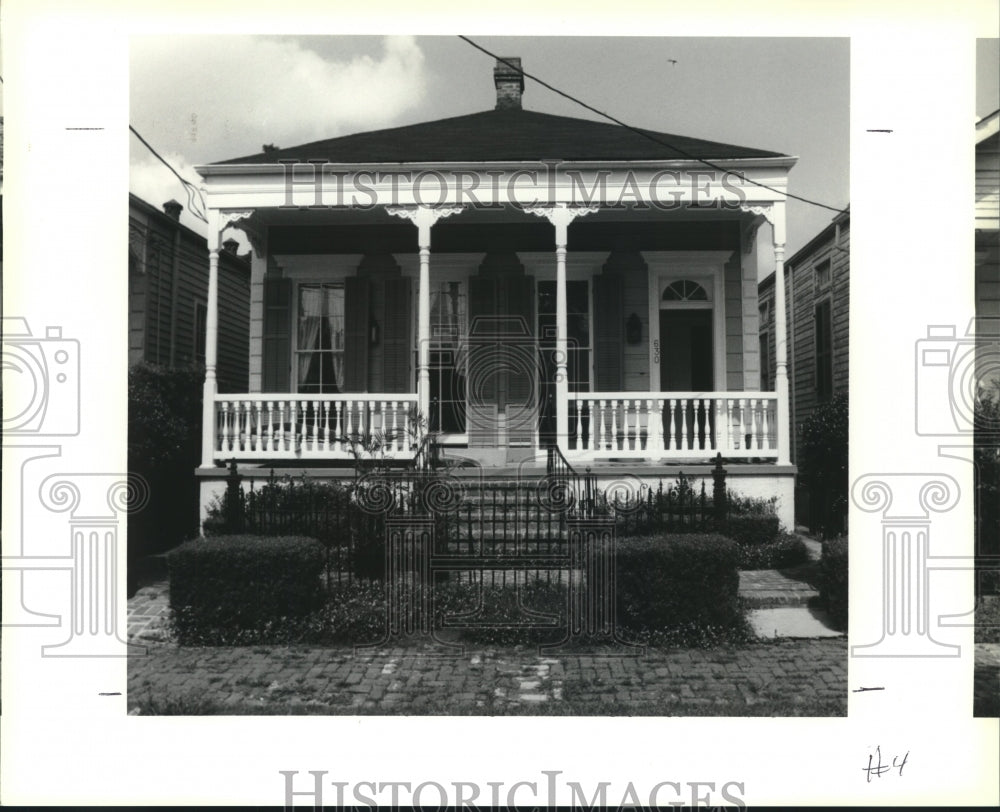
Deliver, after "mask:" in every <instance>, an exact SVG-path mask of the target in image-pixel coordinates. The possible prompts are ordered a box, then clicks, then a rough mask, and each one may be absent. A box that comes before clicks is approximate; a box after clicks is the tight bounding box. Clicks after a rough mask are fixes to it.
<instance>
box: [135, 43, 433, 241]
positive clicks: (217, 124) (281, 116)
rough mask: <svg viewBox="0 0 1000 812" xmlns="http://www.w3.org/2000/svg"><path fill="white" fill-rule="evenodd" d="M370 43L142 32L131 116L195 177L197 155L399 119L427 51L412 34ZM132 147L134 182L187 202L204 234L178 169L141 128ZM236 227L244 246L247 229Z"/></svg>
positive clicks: (144, 193) (211, 157) (222, 154)
mask: <svg viewBox="0 0 1000 812" xmlns="http://www.w3.org/2000/svg"><path fill="white" fill-rule="evenodd" d="M370 42H371V45H372V50H373V52H377V53H376V54H375V55H374V56H373V55H371V54H365V53H362V54H357V55H354V56H352V57H350V58H346V59H340V60H337V59H329V58H325V57H324V56H322V55H321V54H319V53H317V52H316V51H315V50H312V49H310V48H308V47H306V46H304V45H303V44H302V43H301V42H299V41H296V40H294V39H285V38H282V39H276V38H268V37H243V36H223V37H218V36H211V37H209V36H153V37H145V36H137V37H134V38H133V41H132V49H131V66H130V67H131V72H130V104H131V109H130V112H129V120H130V123H131V124H133V125H134V126H135V128H136V129H137V130H138V131H139V132H140V133H142V135H143V137H144V138H145V139H146V140H148V141H149V142H150V144H151V145H152V146H153V147H154V148H155V149H156V150H157V151H158V152H159V153H160V154H161V155H162V156H163V157H164V158H165V159H166V160H167V161H169V163H170V164H171V165H172V166H173V167H174V169H176V170H177V171H178V172H179V173H180V174H181V176H182V177H184V178H186V179H187V180H189V181H191V182H192V183H194V184H195V185H200V184H201V178H200V177H199V175H198V173H197V172H196V171H195V169H194V167H195V166H196V165H197V164H201V163H210V162H212V161H219V160H224V159H226V158H235V157H238V156H240V155H248V154H252V153H255V152H259V151H260V149H261V145H262V144H265V143H267V144H277V145H278V146H286V147H287V146H294V145H296V144H302V143H308V142H309V141H316V140H319V139H322V138H329V137H333V136H336V135H341V134H346V133H349V132H361V131H364V130H370V129H377V128H379V127H385V126H391V125H392V124H393V122H394V121H396V120H397V119H398V117H399V116H400V115H401V114H403V113H405V112H406V111H408V110H410V109H413V108H415V107H416V106H417V105H418V104H419V103H420V101H421V100H422V99H423V97H424V92H425V87H426V83H427V80H426V76H425V72H424V56H423V53H422V51H421V50H420V48H419V47H418V46H417V44H416V42H415V41H414V40H413V38H412V37H386V38H384V39H381V40H377V39H374V38H373V39H371V41H370ZM351 44H352V45H353V46H354V47H355V48H357V47H358V45H359V44H360V45H366V44H367V43H366V42H365V41H364V40H362V39H360V38H352V41H351ZM379 47H380V48H381V50H380V51H379ZM130 154H131V160H130V180H129V190H130V191H131V192H133V193H134V194H136V195H138V196H139V197H141V198H142V199H143V200H145V201H146V202H147V203H150V204H151V205H154V206H156V207H160V206H161V205H162V204H163V203H165V202H166V201H167V200H170V199H174V200H177V201H179V202H180V203H182V204H185V209H184V210H183V211H182V213H181V222H182V223H184V224H185V225H187V226H190V227H191V228H193V229H194V230H195V231H197V232H198V233H199V234H205V224H204V223H202V222H201V221H200V220H198V219H197V218H195V217H194V216H193V215H192V214H191V212H190V211H189V210H188V209H187V206H186V204H187V195H186V193H185V190H184V188H183V187H182V185H181V184H180V182H179V181H178V180H177V178H176V177H174V175H173V174H172V173H171V172H170V170H169V169H167V168H166V167H165V166H164V165H163V164H162V163H160V162H159V161H158V160H157V159H156V158H155V157H154V156H153V155H152V154H151V153H150V152H149V150H147V149H146V147H144V146H143V145H142V144H141V143H140V142H139V141H138V140H137V139H135V138H134V137H132V138H131V145H130ZM230 234H231V235H232V236H235V237H237V239H239V240H240V242H241V250H246V248H247V245H246V238H245V237H244V236H243V234H242V232H238V231H232V230H231V231H229V232H227V236H229V235H230Z"/></svg>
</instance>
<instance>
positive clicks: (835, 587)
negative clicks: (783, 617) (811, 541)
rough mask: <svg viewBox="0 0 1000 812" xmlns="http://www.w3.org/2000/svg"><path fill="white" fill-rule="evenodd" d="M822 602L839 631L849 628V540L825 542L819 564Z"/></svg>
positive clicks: (839, 539) (840, 539)
mask: <svg viewBox="0 0 1000 812" xmlns="http://www.w3.org/2000/svg"><path fill="white" fill-rule="evenodd" d="M819 570H820V592H819V594H820V600H822V601H823V605H824V606H825V607H826V610H827V612H829V613H830V620H831V622H832V623H833V624H834V625H835V626H836V628H838V629H846V628H847V591H848V590H847V581H848V575H847V539H846V538H838V539H830V540H828V541H824V542H823V556H822V558H820V562H819Z"/></svg>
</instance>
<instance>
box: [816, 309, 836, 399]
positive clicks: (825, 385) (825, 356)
mask: <svg viewBox="0 0 1000 812" xmlns="http://www.w3.org/2000/svg"><path fill="white" fill-rule="evenodd" d="M814 323H815V328H816V399H817V400H819V401H824V400H829V398H830V396H831V395H832V394H833V325H832V323H831V320H830V300H829V299H824V300H823V301H822V302H820V303H819V304H817V305H816V311H815V319H814Z"/></svg>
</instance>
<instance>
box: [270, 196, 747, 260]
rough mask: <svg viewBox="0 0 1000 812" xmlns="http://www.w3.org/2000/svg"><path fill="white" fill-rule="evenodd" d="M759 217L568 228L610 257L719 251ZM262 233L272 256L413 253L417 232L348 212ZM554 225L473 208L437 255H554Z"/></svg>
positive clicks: (291, 215) (379, 215)
mask: <svg viewBox="0 0 1000 812" xmlns="http://www.w3.org/2000/svg"><path fill="white" fill-rule="evenodd" d="M752 219H753V215H751V214H747V213H745V212H741V211H732V210H725V209H718V208H711V209H709V208H704V209H696V208H685V209H679V210H676V211H657V210H649V209H632V208H630V209H611V208H605V209H600V210H598V211H597V212H595V213H593V214H591V215H590V216H588V217H586V218H581V219H578V220H575V221H574V222H573V223H572V224H571V225H570V226H569V250H571V251H611V250H612V249H614V248H616V247H622V246H623V245H627V246H628V247H630V248H633V249H635V250H639V251H664V250H716V249H720V248H730V249H731V248H733V247H734V246H737V245H739V229H740V228H742V227H743V226H744V225H746V224H747V223H749V222H750V221H751V220H752ZM255 220H256V223H257V225H258V227H262V228H269V229H270V238H269V245H270V251H271V252H272V253H274V252H277V253H284V254H289V253H309V254H314V253H365V252H367V251H373V250H378V251H389V252H390V253H414V252H416V250H417V230H416V229H415V228H414V227H413V226H412V224H410V223H408V222H406V221H404V220H400V219H399V218H397V217H393V216H391V215H389V214H387V213H386V211H385V209H384V208H383V207H377V208H373V209H370V210H367V211H362V210H358V209H348V208H328V209H316V210H311V209H258V210H257V211H256V213H255ZM554 240H555V236H554V233H553V229H552V226H551V225H550V224H549V223H547V222H546V221H544V220H542V219H540V218H538V217H535V216H533V215H531V214H528V213H527V212H524V211H522V210H520V209H517V208H514V207H511V206H507V207H503V208H497V209H483V208H472V207H469V208H468V209H467V210H466V211H464V212H462V213H461V214H460V215H457V216H454V217H450V218H448V219H446V220H442V221H440V222H439V223H438V224H437V225H436V226H435V227H434V231H433V244H432V249H433V250H434V251H435V252H438V253H466V252H477V251H485V250H490V249H494V248H496V249H501V248H502V249H506V250H516V251H551V250H553V249H554V247H555V242H554Z"/></svg>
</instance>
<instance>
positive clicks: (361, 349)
mask: <svg viewBox="0 0 1000 812" xmlns="http://www.w3.org/2000/svg"><path fill="white" fill-rule="evenodd" d="M370 298H371V292H370V289H369V282H368V280H367V279H363V278H361V277H357V276H349V277H347V278H346V279H345V280H344V391H345V392H366V391H368V325H369V319H370V314H369V310H370Z"/></svg>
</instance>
